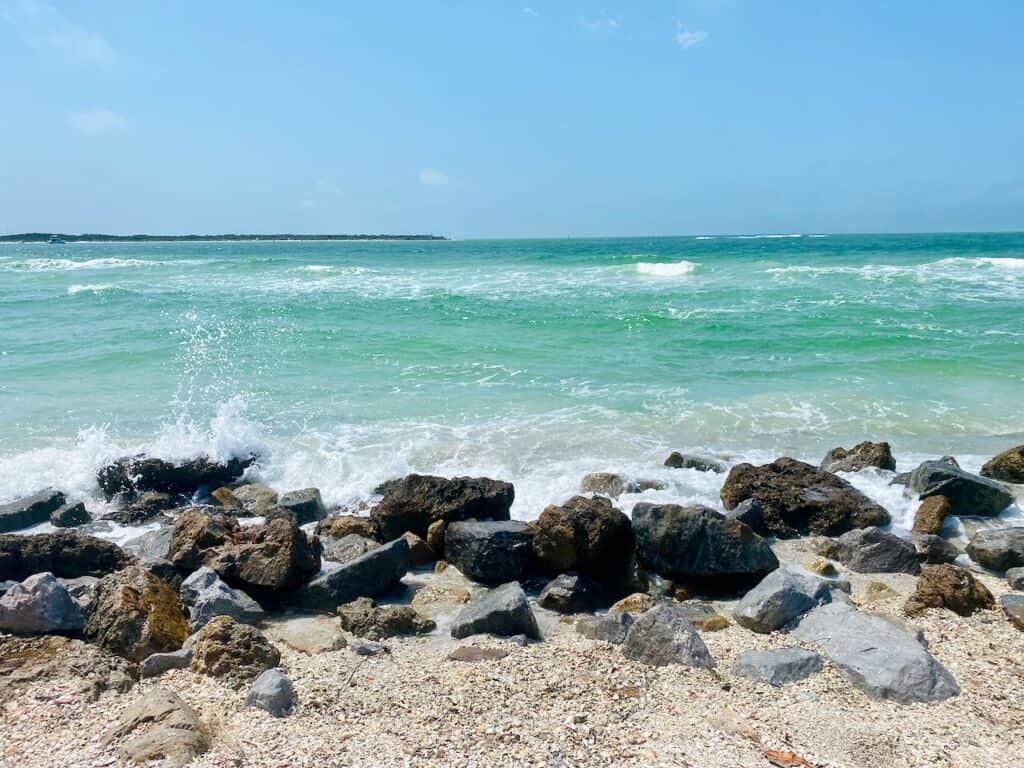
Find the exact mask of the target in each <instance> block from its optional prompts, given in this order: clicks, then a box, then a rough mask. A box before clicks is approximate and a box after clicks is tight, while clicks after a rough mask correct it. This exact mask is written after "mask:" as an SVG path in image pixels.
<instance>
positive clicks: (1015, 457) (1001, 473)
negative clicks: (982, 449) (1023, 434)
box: [981, 445, 1024, 483]
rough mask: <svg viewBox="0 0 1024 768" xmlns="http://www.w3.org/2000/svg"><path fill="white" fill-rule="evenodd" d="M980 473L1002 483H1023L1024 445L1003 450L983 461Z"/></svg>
mask: <svg viewBox="0 0 1024 768" xmlns="http://www.w3.org/2000/svg"><path fill="white" fill-rule="evenodd" d="M981 474H982V475H983V476H985V477H991V478H992V479H993V480H1002V481H1003V482H1004V483H1024V445H1018V446H1017V447H1016V448H1010V449H1009V450H1007V451H1003V452H1002V453H1000V454H999V455H998V456H996V457H995V458H992V459H989V460H988V461H987V462H985V466H983V467H982V468H981Z"/></svg>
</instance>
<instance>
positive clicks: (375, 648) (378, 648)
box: [348, 639, 391, 656]
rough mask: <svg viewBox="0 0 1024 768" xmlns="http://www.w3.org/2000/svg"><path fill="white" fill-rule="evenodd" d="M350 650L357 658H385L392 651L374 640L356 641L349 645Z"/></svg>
mask: <svg viewBox="0 0 1024 768" xmlns="http://www.w3.org/2000/svg"><path fill="white" fill-rule="evenodd" d="M348 648H349V650H350V651H352V653H354V654H355V655H356V656H383V655H384V654H386V653H391V649H390V648H388V647H387V646H386V645H385V644H384V643H377V642H374V641H373V640H360V639H356V640H353V641H352V642H350V643H349V644H348Z"/></svg>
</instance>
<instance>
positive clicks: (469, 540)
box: [444, 520, 530, 584]
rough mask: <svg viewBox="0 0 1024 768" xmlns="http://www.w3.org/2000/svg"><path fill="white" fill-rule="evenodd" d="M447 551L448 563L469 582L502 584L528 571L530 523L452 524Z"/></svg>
mask: <svg viewBox="0 0 1024 768" xmlns="http://www.w3.org/2000/svg"><path fill="white" fill-rule="evenodd" d="M444 551H445V557H446V558H447V560H448V562H449V563H450V564H451V565H454V566H455V567H456V568H458V569H459V570H460V571H461V572H462V573H463V574H464V575H465V576H466V577H467V578H470V579H472V580H473V581H478V582H480V583H482V584H502V583H505V582H507V581H514V580H515V579H518V578H519V577H520V576H522V575H523V573H524V572H525V571H526V566H527V565H528V564H529V562H530V530H529V527H528V526H527V525H526V523H521V522H518V521H513V520H508V521H499V520H486V521H476V520H470V521H466V522H454V523H449V524H448V527H447V529H446V531H445V535H444Z"/></svg>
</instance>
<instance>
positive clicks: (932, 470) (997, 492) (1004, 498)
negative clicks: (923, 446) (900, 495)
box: [907, 461, 1013, 517]
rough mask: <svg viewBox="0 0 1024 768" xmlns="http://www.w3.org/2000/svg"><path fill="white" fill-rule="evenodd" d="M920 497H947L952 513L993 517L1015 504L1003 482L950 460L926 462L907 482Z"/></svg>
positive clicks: (911, 474) (912, 473) (911, 489)
mask: <svg viewBox="0 0 1024 768" xmlns="http://www.w3.org/2000/svg"><path fill="white" fill-rule="evenodd" d="M907 487H908V488H909V489H910V491H911V492H912V493H916V494H917V495H918V498H921V499H926V498H928V497H929V496H945V497H946V498H947V499H948V500H949V506H950V514H953V515H958V516H968V517H970V516H980V517H993V516H995V515H998V514H999V513H1000V512H1002V511H1003V510H1004V509H1006V508H1007V507H1008V506H1010V504H1012V503H1013V495H1012V494H1011V493H1010V492H1009V491H1008V490H1007V489H1006V486H1004V485H1003V484H1002V483H998V482H996V481H995V480H990V479H988V478H987V477H980V476H979V475H972V474H971V473H970V472H965V471H964V470H962V469H960V467H957V466H955V465H953V464H950V463H949V462H946V461H926V462H924V463H923V464H922V465H921V466H919V467H918V468H917V469H915V470H914V471H913V472H911V473H910V477H909V478H908V480H907Z"/></svg>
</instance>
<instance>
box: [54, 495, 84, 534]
mask: <svg viewBox="0 0 1024 768" xmlns="http://www.w3.org/2000/svg"><path fill="white" fill-rule="evenodd" d="M91 522H92V516H91V515H90V514H89V513H88V512H87V511H86V509H85V504H83V503H82V502H80V501H79V502H77V503H75V504H64V505H63V506H60V507H58V508H57V509H55V510H54V511H53V512H52V513H51V514H50V524H51V525H54V526H56V527H57V528H76V527H78V526H79V525H85V524H86V523H91Z"/></svg>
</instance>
